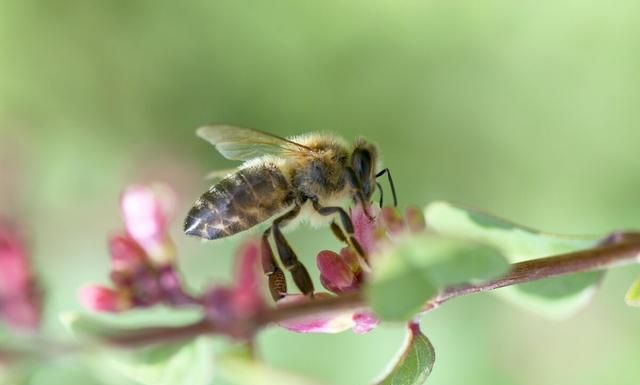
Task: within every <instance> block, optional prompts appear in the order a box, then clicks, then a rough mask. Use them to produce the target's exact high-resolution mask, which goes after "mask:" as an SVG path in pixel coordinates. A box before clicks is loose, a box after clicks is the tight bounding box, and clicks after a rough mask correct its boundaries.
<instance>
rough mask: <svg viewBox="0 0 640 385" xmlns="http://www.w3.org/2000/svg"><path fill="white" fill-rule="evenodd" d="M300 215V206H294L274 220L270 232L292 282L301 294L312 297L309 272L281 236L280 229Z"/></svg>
mask: <svg viewBox="0 0 640 385" xmlns="http://www.w3.org/2000/svg"><path fill="white" fill-rule="evenodd" d="M299 213H300V206H299V205H296V206H295V207H294V208H293V209H291V211H289V212H288V213H286V214H284V215H283V216H281V217H278V218H276V219H275V220H274V221H273V225H272V232H273V239H274V241H275V243H276V248H277V249H278V255H279V256H280V261H281V262H282V264H283V265H284V267H285V268H286V269H287V270H289V271H290V272H291V276H292V277H293V281H294V282H295V284H296V286H297V287H298V289H300V291H301V292H302V294H304V295H310V296H313V291H314V289H313V281H311V276H309V272H308V271H307V269H306V268H305V267H304V265H303V264H302V263H300V261H299V260H298V256H297V255H296V253H295V252H294V251H293V249H292V248H291V246H290V245H289V242H287V240H286V239H285V238H284V235H283V234H282V230H281V229H280V228H281V227H284V226H286V224H287V223H289V222H290V221H291V220H292V219H294V218H295V217H297V216H298V214H299Z"/></svg>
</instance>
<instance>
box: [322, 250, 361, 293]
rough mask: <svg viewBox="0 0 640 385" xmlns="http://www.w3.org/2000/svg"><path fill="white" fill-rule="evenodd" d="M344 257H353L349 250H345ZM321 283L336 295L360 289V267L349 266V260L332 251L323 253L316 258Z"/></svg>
mask: <svg viewBox="0 0 640 385" xmlns="http://www.w3.org/2000/svg"><path fill="white" fill-rule="evenodd" d="M343 251H344V253H343V254H344V255H346V256H353V253H351V252H350V250H349V249H343ZM316 263H317V265H318V270H320V282H322V286H324V287H325V288H326V289H327V290H330V291H332V292H334V293H341V292H344V291H349V290H353V289H355V288H357V287H358V284H359V280H358V275H357V274H358V273H359V270H360V268H359V266H358V265H356V268H355V269H354V266H353V265H351V264H349V261H348V260H347V258H345V257H344V256H343V255H340V254H337V253H335V252H333V251H330V250H323V251H321V252H320V253H319V254H318V256H317V257H316Z"/></svg>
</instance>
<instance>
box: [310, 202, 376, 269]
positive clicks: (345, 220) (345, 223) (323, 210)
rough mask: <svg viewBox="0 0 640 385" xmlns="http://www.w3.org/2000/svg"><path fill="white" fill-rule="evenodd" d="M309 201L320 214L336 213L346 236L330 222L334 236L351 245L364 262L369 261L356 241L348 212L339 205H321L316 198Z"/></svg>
mask: <svg viewBox="0 0 640 385" xmlns="http://www.w3.org/2000/svg"><path fill="white" fill-rule="evenodd" d="M311 202H312V203H313V208H314V209H315V210H316V211H317V212H318V214H320V215H325V216H327V215H334V214H338V215H339V216H340V222H341V223H342V227H343V228H344V231H345V232H346V233H347V236H345V234H344V232H342V230H341V229H340V227H338V225H336V223H335V222H332V223H331V230H332V231H333V234H334V235H335V236H336V238H338V240H340V241H343V242H345V243H346V244H347V245H349V246H352V247H353V248H354V250H355V251H356V253H358V255H359V256H360V257H362V259H364V260H365V262H367V263H369V260H368V258H367V254H366V253H365V251H364V249H363V248H362V246H361V245H360V242H358V240H357V239H356V237H355V235H354V234H355V231H354V228H353V222H351V218H349V214H347V212H346V211H345V210H344V209H343V208H342V207H339V206H330V207H324V206H321V205H320V203H319V202H318V200H317V199H312V200H311Z"/></svg>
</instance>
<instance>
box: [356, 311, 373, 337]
mask: <svg viewBox="0 0 640 385" xmlns="http://www.w3.org/2000/svg"><path fill="white" fill-rule="evenodd" d="M353 321H354V322H355V323H356V324H355V326H354V327H353V332H354V333H356V334H365V333H368V332H370V331H371V330H373V329H375V327H376V326H378V324H379V323H380V320H379V319H378V318H377V317H376V316H375V315H374V314H373V313H371V312H369V311H362V312H358V313H355V314H354V315H353Z"/></svg>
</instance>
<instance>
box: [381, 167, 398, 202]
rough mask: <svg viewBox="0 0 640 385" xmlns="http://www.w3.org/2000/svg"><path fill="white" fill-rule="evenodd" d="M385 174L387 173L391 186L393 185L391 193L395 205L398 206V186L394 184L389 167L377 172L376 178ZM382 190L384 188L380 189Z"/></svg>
mask: <svg viewBox="0 0 640 385" xmlns="http://www.w3.org/2000/svg"><path fill="white" fill-rule="evenodd" d="M384 174H387V179H388V180H389V186H391V195H393V207H398V197H397V196H396V187H395V186H394V185H393V178H392V177H391V171H389V169H388V168H385V169H384V170H382V171H380V172H379V173H377V174H376V178H379V177H381V176H383V175H384ZM376 183H377V182H376ZM380 191H382V189H380Z"/></svg>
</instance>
